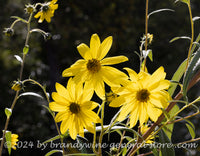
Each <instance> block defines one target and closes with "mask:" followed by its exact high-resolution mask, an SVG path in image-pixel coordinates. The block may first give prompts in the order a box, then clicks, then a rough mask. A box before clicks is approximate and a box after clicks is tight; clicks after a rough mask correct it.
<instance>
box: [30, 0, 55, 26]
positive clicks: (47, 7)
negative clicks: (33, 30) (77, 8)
mask: <svg viewBox="0 0 200 156" xmlns="http://www.w3.org/2000/svg"><path fill="white" fill-rule="evenodd" d="M56 2H57V0H52V1H51V2H47V3H44V4H43V5H42V6H41V9H40V11H39V12H38V13H37V14H36V15H35V16H34V17H35V18H39V17H40V19H39V21H38V22H39V23H42V22H43V21H44V19H45V20H46V21H47V22H48V23H50V22H51V17H53V16H54V12H55V10H56V9H58V4H55V3H56Z"/></svg>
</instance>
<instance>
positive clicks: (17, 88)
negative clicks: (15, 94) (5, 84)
mask: <svg viewBox="0 0 200 156" xmlns="http://www.w3.org/2000/svg"><path fill="white" fill-rule="evenodd" d="M22 88H23V85H22V82H21V81H14V82H13V85H12V88H11V89H12V90H14V91H20V90H21V89H22Z"/></svg>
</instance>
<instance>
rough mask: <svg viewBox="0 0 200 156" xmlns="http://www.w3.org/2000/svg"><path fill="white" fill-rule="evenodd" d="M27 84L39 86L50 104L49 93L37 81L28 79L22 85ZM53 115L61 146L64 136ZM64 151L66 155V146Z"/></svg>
mask: <svg viewBox="0 0 200 156" xmlns="http://www.w3.org/2000/svg"><path fill="white" fill-rule="evenodd" d="M25 82H32V83H34V84H36V85H38V86H39V87H40V88H41V89H42V91H43V93H44V95H45V97H46V100H47V102H48V103H50V100H49V96H48V94H47V92H46V89H45V88H44V87H43V86H42V85H41V84H40V83H39V82H37V81H35V80H33V79H27V80H24V81H23V82H22V83H25ZM51 115H52V117H53V120H54V123H55V126H56V130H57V132H58V135H59V136H60V142H61V144H63V137H62V135H61V133H60V130H59V127H58V124H57V123H56V121H55V115H54V113H51ZM62 151H63V155H64V154H65V149H64V146H62Z"/></svg>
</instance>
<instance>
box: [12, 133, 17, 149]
mask: <svg viewBox="0 0 200 156" xmlns="http://www.w3.org/2000/svg"><path fill="white" fill-rule="evenodd" d="M18 137H19V136H18V135H17V134H11V148H12V149H14V150H16V145H17V142H18V141H19V140H18Z"/></svg>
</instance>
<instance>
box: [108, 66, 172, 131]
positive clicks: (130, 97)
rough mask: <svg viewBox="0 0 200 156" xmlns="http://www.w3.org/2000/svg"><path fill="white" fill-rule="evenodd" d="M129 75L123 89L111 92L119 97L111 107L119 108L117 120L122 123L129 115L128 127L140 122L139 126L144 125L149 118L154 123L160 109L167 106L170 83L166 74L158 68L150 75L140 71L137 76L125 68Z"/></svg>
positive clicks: (160, 111)
mask: <svg viewBox="0 0 200 156" xmlns="http://www.w3.org/2000/svg"><path fill="white" fill-rule="evenodd" d="M125 69H126V70H127V71H128V73H129V77H130V78H129V79H130V80H129V81H127V82H126V83H124V84H123V87H120V88H117V89H116V88H113V92H114V93H116V94H118V95H119V97H117V98H116V99H114V100H113V101H112V102H111V103H110V106H111V107H120V106H122V107H121V112H120V114H119V117H118V120H119V121H122V120H124V119H125V118H126V116H127V115H130V117H129V118H130V127H133V126H135V125H136V123H137V121H138V120H139V121H140V125H142V124H143V123H146V122H147V120H148V119H149V118H150V119H151V120H152V121H154V122H155V121H156V120H157V119H158V117H159V116H160V115H161V113H162V110H161V108H166V107H167V106H168V104H169V102H168V101H169V100H170V95H169V93H168V92H167V91H166V89H168V88H169V85H170V82H169V81H168V80H165V76H166V73H165V72H164V68H163V67H160V68H159V69H157V70H156V71H155V72H154V73H153V74H152V75H150V74H148V73H146V72H144V71H141V72H140V73H139V74H137V73H136V72H135V71H133V70H132V69H129V68H125Z"/></svg>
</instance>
